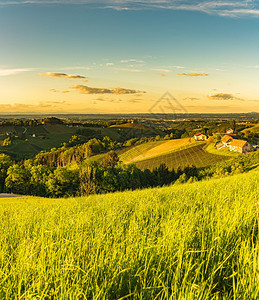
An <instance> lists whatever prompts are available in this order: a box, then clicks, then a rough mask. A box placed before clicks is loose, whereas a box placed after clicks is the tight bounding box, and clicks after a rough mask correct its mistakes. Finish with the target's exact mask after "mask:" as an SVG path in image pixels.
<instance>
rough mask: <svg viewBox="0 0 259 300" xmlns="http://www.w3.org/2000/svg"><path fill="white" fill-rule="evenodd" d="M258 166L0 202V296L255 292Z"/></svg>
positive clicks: (258, 283)
mask: <svg viewBox="0 0 259 300" xmlns="http://www.w3.org/2000/svg"><path fill="white" fill-rule="evenodd" d="M258 175H259V170H254V171H252V172H250V173H248V174H241V175H236V176H233V177H228V178H223V179H213V180H210V181H204V182H197V183H192V184H184V185H176V186H172V187H166V188H160V189H148V190H143V191H135V192H124V193H116V194H109V195H102V196H91V197H88V198H75V199H57V200H53V199H43V198H21V199H19V198H12V199H2V200H1V202H0V219H1V222H0V298H1V299H258V297H259V266H258V263H259V261H258V258H259V253H258V252H259V250H258V246H259V241H258V225H259V224H258V223H257V222H258V219H257V218H258V216H257V208H256V203H257V202H258V200H259V199H258V195H259V193H258V192H259V191H258V181H259V180H258V178H259V176H258Z"/></svg>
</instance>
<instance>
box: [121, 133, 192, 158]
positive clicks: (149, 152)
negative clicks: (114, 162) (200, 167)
mask: <svg viewBox="0 0 259 300" xmlns="http://www.w3.org/2000/svg"><path fill="white" fill-rule="evenodd" d="M191 144H192V141H191V139H190V138H186V139H177V140H170V141H163V142H160V143H159V142H157V143H156V144H155V142H154V144H153V147H151V143H148V145H150V147H146V149H142V148H137V147H135V149H132V151H131V153H132V152H133V151H134V150H135V156H133V157H132V158H129V157H128V156H127V154H129V153H128V152H126V153H125V154H124V156H123V159H122V161H124V162H125V163H130V162H135V161H139V160H143V159H148V158H151V157H154V156H160V155H162V154H165V153H168V152H170V151H172V150H177V149H179V148H181V147H185V146H187V145H191ZM126 156H127V157H126ZM124 157H125V158H126V159H125V158H124Z"/></svg>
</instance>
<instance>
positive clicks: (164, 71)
mask: <svg viewBox="0 0 259 300" xmlns="http://www.w3.org/2000/svg"><path fill="white" fill-rule="evenodd" d="M151 70H152V71H157V72H163V73H169V72H171V70H169V69H151Z"/></svg>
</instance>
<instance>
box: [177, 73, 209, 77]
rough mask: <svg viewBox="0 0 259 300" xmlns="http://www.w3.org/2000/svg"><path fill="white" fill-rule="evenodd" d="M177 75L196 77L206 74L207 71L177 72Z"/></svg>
mask: <svg viewBox="0 0 259 300" xmlns="http://www.w3.org/2000/svg"><path fill="white" fill-rule="evenodd" d="M178 75H179V76H189V77H196V76H208V75H209V74H207V73H178Z"/></svg>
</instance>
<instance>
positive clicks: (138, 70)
mask: <svg viewBox="0 0 259 300" xmlns="http://www.w3.org/2000/svg"><path fill="white" fill-rule="evenodd" d="M114 69H115V70H117V71H125V72H133V73H139V72H143V70H140V69H135V68H114Z"/></svg>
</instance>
